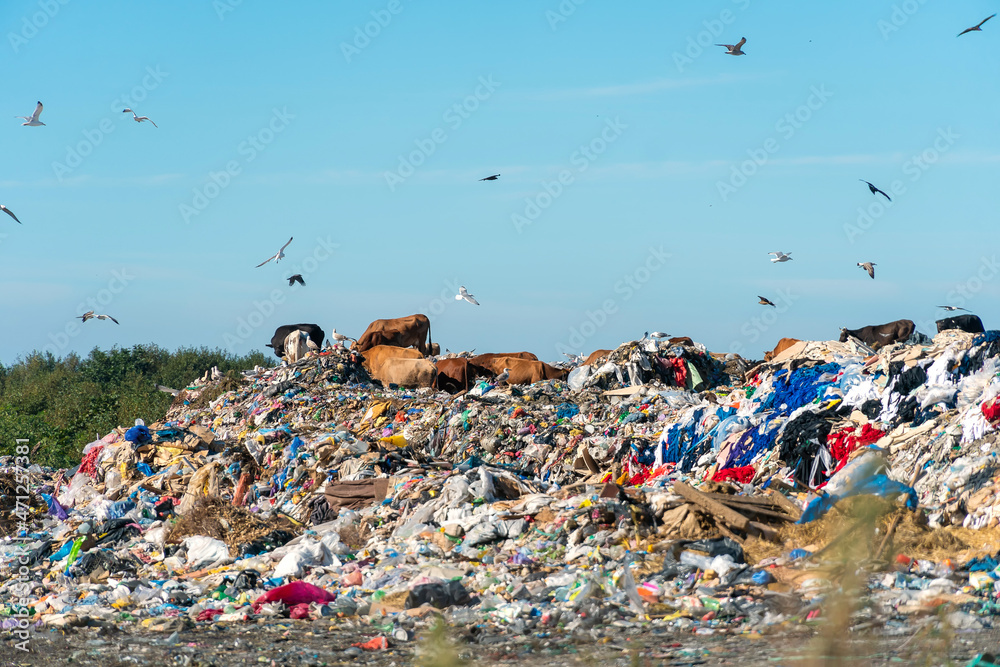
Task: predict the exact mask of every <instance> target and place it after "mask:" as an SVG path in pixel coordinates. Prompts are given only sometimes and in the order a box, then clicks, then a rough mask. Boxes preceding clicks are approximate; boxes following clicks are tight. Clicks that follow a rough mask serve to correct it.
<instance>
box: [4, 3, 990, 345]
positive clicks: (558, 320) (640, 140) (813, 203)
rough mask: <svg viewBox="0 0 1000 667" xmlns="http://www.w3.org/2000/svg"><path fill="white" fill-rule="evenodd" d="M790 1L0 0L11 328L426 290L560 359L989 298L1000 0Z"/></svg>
mask: <svg viewBox="0 0 1000 667" xmlns="http://www.w3.org/2000/svg"><path fill="white" fill-rule="evenodd" d="M577 2H579V3H580V4H576V3H577ZM798 4H801V5H802V6H796V7H793V8H789V7H788V3H784V6H781V7H778V6H776V3H763V2H758V1H756V0H738V1H733V0H719V1H713V2H685V3H662V2H653V1H635V2H630V3H614V4H612V3H600V2H596V1H595V0H589V1H586V2H582V1H581V0H576V2H574V1H573V0H566V1H564V2H562V3H561V4H560V3H559V2H556V1H555V0H552V1H548V2H546V1H544V0H543V1H540V2H513V3H478V2H477V3H457V2H446V3H425V2H413V1H412V0H409V1H407V0H398V2H390V1H389V0H379V1H374V2H369V1H364V2H361V1H358V2H351V3H330V2H318V1H315V2H311V1H305V2H299V3H295V5H294V8H291V6H281V7H280V8H279V7H277V6H276V5H274V4H272V3H251V2H239V1H238V0H217V1H216V2H211V1H208V0H205V1H202V2H185V1H179V2H166V1H162V2H144V3H134V2H124V1H122V2H114V1H108V2H102V3H100V5H99V6H97V7H94V6H92V5H91V4H84V3H81V2H79V1H78V0H62V2H60V1H59V0H48V1H46V0H42V1H41V2H39V0H34V1H33V2H23V1H21V0H16V1H11V2H6V3H3V5H2V6H0V18H2V24H3V32H4V35H3V40H2V42H3V43H2V44H0V53H2V61H3V64H4V69H3V74H4V81H5V85H4V96H3V109H2V111H4V113H3V114H0V118H2V117H3V116H4V115H6V116H7V117H8V120H7V121H6V124H2V123H0V135H2V137H3V146H4V148H5V150H4V156H5V158H6V159H5V161H4V162H5V164H6V168H5V169H4V170H3V173H2V174H0V203H4V204H5V205H7V206H8V207H9V208H10V209H11V210H13V211H14V212H15V213H17V215H18V217H19V218H20V219H21V220H22V221H23V223H24V224H23V225H20V226H18V225H16V224H14V223H13V221H11V220H0V234H3V236H0V309H2V312H3V313H4V316H3V318H2V319H0V361H2V362H3V363H7V364H9V363H11V362H13V361H14V360H15V359H16V358H17V357H18V356H19V355H24V354H26V353H28V352H30V351H31V350H33V349H41V348H44V347H46V346H48V349H49V350H50V351H55V352H57V353H58V354H65V353H67V352H69V351H77V352H81V353H86V352H87V351H89V350H90V349H91V348H93V347H94V346H100V347H102V348H108V347H110V346H112V345H132V344H135V343H147V342H155V343H157V344H159V345H161V346H165V347H168V348H174V347H177V346H188V345H195V346H200V345H207V346H210V347H224V348H227V349H230V350H232V351H233V352H237V353H244V352H246V351H249V350H251V349H266V348H264V347H263V345H264V344H265V343H267V342H268V341H269V339H270V335H271V333H272V332H273V330H274V328H275V327H277V326H278V325H280V324H285V323H293V322H316V323H318V324H320V325H321V326H323V327H324V328H325V329H327V330H328V331H329V330H330V329H331V328H333V327H336V328H337V330H338V331H342V332H346V333H348V334H351V335H359V334H360V333H361V331H362V330H363V329H364V327H365V326H366V325H367V323H368V322H370V321H371V320H373V319H376V318H380V317H393V316H401V315H407V314H411V313H415V312H424V313H427V314H428V315H430V316H431V319H432V336H433V338H434V340H435V341H437V342H440V343H441V345H442V347H443V348H449V349H452V350H458V349H470V348H476V349H478V350H479V351H493V350H504V351H506V350H521V349H528V350H532V351H535V352H536V353H538V354H539V355H540V356H542V357H543V358H547V359H556V358H560V356H561V355H560V354H559V353H560V352H561V351H563V350H566V349H574V350H576V351H581V352H584V353H586V352H589V351H591V350H593V349H597V348H605V347H614V346H616V345H617V344H619V343H620V342H622V341H624V340H629V339H633V338H637V337H639V336H641V335H642V333H643V331H645V330H651V331H652V330H660V331H664V332H667V333H670V334H675V335H689V336H691V337H693V338H694V339H696V340H699V341H701V342H704V343H705V344H706V345H708V347H709V348H710V349H712V350H715V351H729V350H738V351H741V352H742V353H743V354H744V355H745V356H751V357H753V356H758V357H759V356H760V355H761V353H762V352H763V350H765V349H767V348H770V347H771V346H773V345H774V343H775V342H776V341H777V340H778V339H779V338H781V337H784V336H792V337H798V338H816V339H828V338H833V337H836V336H837V335H838V332H839V328H840V327H842V326H847V327H852V328H853V327H859V326H863V325H865V324H877V323H882V322H886V321H890V320H893V319H897V318H902V317H908V318H910V319H913V320H914V321H915V322H917V324H918V329H921V330H923V331H925V332H927V331H928V329H929V328H930V329H931V331H930V333H933V320H934V319H935V318H936V317H937V316H938V315H939V311H936V310H935V308H934V307H935V306H936V305H939V304H944V303H951V304H954V305H960V306H965V307H967V308H969V309H971V310H973V311H975V312H976V313H978V314H979V315H980V316H981V317H982V318H983V320H984V322H985V324H986V325H987V327H991V326H996V319H997V315H998V314H997V312H996V310H997V308H996V305H995V304H996V297H997V296H998V294H1000V265H997V264H995V258H994V254H993V253H994V248H995V240H996V232H995V231H994V225H995V218H996V214H995V212H994V210H995V204H994V201H993V197H994V196H995V195H994V193H995V192H996V186H995V181H996V177H997V167H998V165H1000V125H998V124H997V122H996V109H997V106H998V102H1000V95H998V92H1000V91H998V87H1000V80H998V79H997V77H996V71H997V69H998V64H1000V63H998V61H1000V49H997V48H996V47H997V45H998V43H1000V41H998V40H1000V19H998V20H997V22H996V23H993V22H990V23H987V24H986V25H985V26H984V30H983V32H981V33H972V34H969V35H965V36H963V37H962V38H956V34H957V33H958V32H959V31H961V30H962V29H964V28H966V27H969V26H971V25H974V24H976V23H978V22H979V21H980V20H982V19H983V18H985V17H986V16H988V15H989V14H991V13H992V12H993V4H991V3H988V2H985V1H964V0H963V1H960V2H956V3H940V2H938V3H934V2H925V3H923V4H921V3H920V2H918V1H917V0H910V2H906V3H903V2H870V1H869V2H861V1H860V0H849V1H846V2H841V3H836V4H829V3H827V4H818V3H798ZM570 10H572V11H570ZM379 19H380V20H381V22H382V25H379V24H378V23H376V21H377V20H379ZM366 28H367V30H368V32H369V34H370V35H373V36H370V37H367V41H366V38H365V37H359V36H358V35H364V31H365V30H366ZM713 33H717V35H716V34H713ZM742 36H745V37H747V40H748V41H747V44H746V46H745V47H744V50H745V51H746V53H747V55H746V56H742V57H732V56H727V55H725V54H724V52H723V49H721V48H718V47H715V46H708V47H704V48H702V47H700V46H699V45H698V44H699V42H701V43H715V42H725V43H734V42H736V41H737V40H739V38H740V37H742ZM477 95H478V97H477ZM36 100H42V101H43V102H44V104H45V111H44V112H43V114H42V117H41V119H42V121H43V122H45V123H46V126H45V127H38V128H27V127H21V126H20V124H19V123H20V121H18V120H16V119H14V118H13V116H15V115H19V114H24V115H27V114H30V113H31V111H32V110H33V108H34V105H35V101H36ZM127 105H130V106H132V107H133V108H134V109H135V110H136V111H137V112H138V113H139V114H140V115H148V116H149V117H150V118H152V119H153V120H154V121H155V122H156V123H157V125H158V126H159V127H158V128H154V127H152V126H151V125H149V124H148V123H142V124H137V123H135V122H133V121H132V119H131V116H130V115H124V114H122V113H121V109H122V108H124V107H125V106H127ZM456 105H458V108H457V109H456ZM463 105H464V106H463ZM754 157H756V158H757V163H754V162H752V161H751V162H747V161H748V160H752V158H754ZM417 163H419V164H418V166H417ZM411 166H412V167H413V169H412V174H411V173H410V170H409V167H411ZM227 171H228V173H227ZM393 173H394V174H395V176H387V174H393ZM494 173H500V174H502V176H501V178H500V179H499V180H498V181H495V182H479V181H478V180H477V179H479V178H481V177H484V176H488V175H490V174H494ZM401 174H402V175H401ZM734 174H735V175H734ZM560 177H562V179H563V183H560V182H559V181H560ZM859 178H865V179H867V180H870V181H872V182H874V183H876V184H877V185H879V186H880V187H882V188H883V189H884V190H887V191H890V194H893V191H892V190H891V188H892V186H893V184H894V183H895V185H896V186H897V189H896V190H895V193H896V194H895V196H894V203H893V205H892V206H891V207H886V206H883V202H881V201H880V199H881V198H880V197H873V196H872V195H871V194H870V193H869V192H868V189H867V187H866V186H865V185H864V184H863V183H860V182H859V181H858V179H859ZM720 184H722V185H720ZM551 193H556V194H555V196H552V194H551ZM533 206H538V209H537V210H536V209H534V208H533ZM865 210H868V215H870V216H871V217H869V218H862V219H861V220H860V222H859V215H860V213H859V211H865ZM529 218H530V219H529ZM289 237H294V239H295V240H294V241H293V242H292V244H291V245H290V246H289V248H288V250H287V251H286V253H287V257H286V259H284V260H283V261H282V262H281V264H279V265H277V266H275V265H274V263H271V264H268V265H266V266H264V267H262V268H259V269H258V268H254V267H255V265H256V264H258V263H259V262H260V261H262V260H263V259H264V258H266V257H267V256H268V255H270V254H273V253H274V252H276V251H277V249H278V248H279V247H280V246H281V245H282V244H283V243H284V242H285V241H287V239H288V238H289ZM334 246H336V247H334ZM773 250H782V251H785V252H788V251H791V252H792V256H793V257H794V258H795V259H794V261H792V262H788V263H784V264H779V265H773V264H771V263H770V262H769V261H768V256H767V253H768V252H770V251H773ZM667 255H668V256H669V257H666V258H665V259H664V256H667ZM863 261H873V262H876V263H877V265H878V266H877V267H876V280H875V281H872V280H871V279H869V278H868V276H867V275H866V274H865V273H864V272H863V271H862V270H861V269H859V268H858V267H857V266H856V264H857V262H863ZM293 269H294V271H293ZM293 272H300V273H303V274H304V275H305V276H306V282H307V286H306V287H305V288H301V287H298V286H296V287H295V288H288V287H287V284H286V283H285V282H284V278H286V277H287V276H288V275H290V274H291V273H293ZM460 284H463V285H466V286H467V287H468V289H469V291H470V292H471V293H472V294H474V295H476V297H477V298H478V299H479V300H480V302H481V303H482V306H481V307H479V308H476V307H473V306H471V305H469V304H466V303H459V302H455V301H454V300H453V299H452V295H453V294H454V293H455V292H454V290H455V287H456V286H457V285H460ZM758 294H760V295H764V296H768V297H769V298H771V300H772V301H775V302H776V303H778V304H779V308H778V309H776V310H775V311H771V312H769V313H768V311H766V310H765V308H764V307H763V306H759V305H758V304H757V295H758ZM442 297H444V298H442ZM88 300H89V301H88ZM88 302H93V303H94V305H96V307H97V310H98V312H107V313H109V314H111V315H113V316H114V317H116V318H118V319H119V321H120V322H121V325H120V326H115V325H114V324H113V323H110V322H94V321H92V322H88V323H87V324H86V326H83V327H79V328H75V327H74V326H73V322H74V320H73V317H74V316H76V315H79V314H80V313H81V312H83V310H89V309H90V307H89V306H87V304H88ZM762 318H763V319H762Z"/></svg>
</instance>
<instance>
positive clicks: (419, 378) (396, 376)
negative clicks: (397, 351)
mask: <svg viewBox="0 0 1000 667" xmlns="http://www.w3.org/2000/svg"><path fill="white" fill-rule="evenodd" d="M376 379H378V380H381V381H382V384H384V385H390V384H394V385H397V386H400V387H406V388H407V389H416V388H417V387H433V386H434V382H435V380H436V379H437V367H435V366H434V362H433V361H431V360H430V359H401V358H399V357H393V358H391V359H386V360H385V361H384V362H382V368H381V369H379V375H378V376H377V378H376Z"/></svg>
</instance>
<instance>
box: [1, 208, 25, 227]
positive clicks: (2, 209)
mask: <svg viewBox="0 0 1000 667" xmlns="http://www.w3.org/2000/svg"><path fill="white" fill-rule="evenodd" d="M0 211H3V212H4V213H6V214H7V215H9V216H10V217H12V218H14V222H16V223H17V224H21V221H20V220H18V219H17V216H16V215H14V211H12V210H10V209H9V208H7V207H6V206H4V205H3V204H0Z"/></svg>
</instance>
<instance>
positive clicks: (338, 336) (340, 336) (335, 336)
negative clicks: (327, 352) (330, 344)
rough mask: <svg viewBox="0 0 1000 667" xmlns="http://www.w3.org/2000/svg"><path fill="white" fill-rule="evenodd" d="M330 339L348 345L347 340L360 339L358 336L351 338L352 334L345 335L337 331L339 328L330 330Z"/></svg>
mask: <svg viewBox="0 0 1000 667" xmlns="http://www.w3.org/2000/svg"><path fill="white" fill-rule="evenodd" d="M330 340H333V341H336V342H338V343H340V344H341V345H345V346H346V343H347V341H349V340H353V341H355V342H357V340H358V339H357V338H351V337H350V336H345V335H344V334H342V333H337V330H336V329H334V330H333V331H331V332H330Z"/></svg>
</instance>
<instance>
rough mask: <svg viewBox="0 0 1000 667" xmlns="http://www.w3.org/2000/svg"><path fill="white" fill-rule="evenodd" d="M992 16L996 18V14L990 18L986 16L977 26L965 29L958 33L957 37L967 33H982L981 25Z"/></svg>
mask: <svg viewBox="0 0 1000 667" xmlns="http://www.w3.org/2000/svg"><path fill="white" fill-rule="evenodd" d="M994 16H996V14H993V15H991V16H987V17H986V18H984V19H983V20H982V21H980V22H979V24H978V25H974V26H972V27H971V28H966V29H965V30H963V31H962V32H960V33H958V37H961V36H962V35H964V34H965V33H967V32H982V31H983V24H984V23H986V22H987V21H989V20H990V19H991V18H993V17H994Z"/></svg>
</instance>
